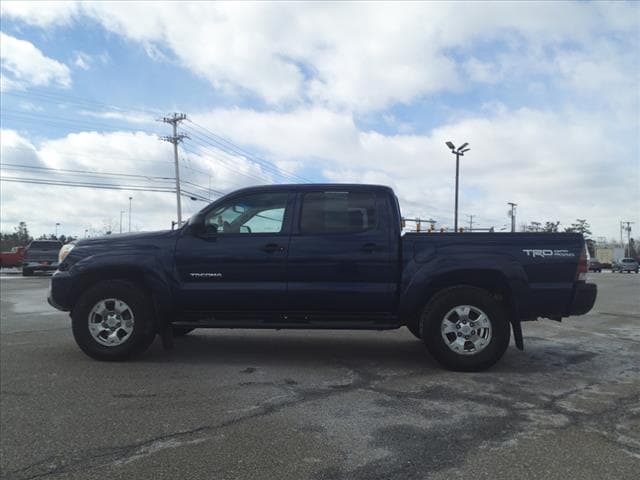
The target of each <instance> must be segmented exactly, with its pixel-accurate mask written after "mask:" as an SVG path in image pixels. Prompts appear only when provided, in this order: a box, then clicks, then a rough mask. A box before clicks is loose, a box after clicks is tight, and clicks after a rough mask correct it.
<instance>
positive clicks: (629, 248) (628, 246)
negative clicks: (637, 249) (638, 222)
mask: <svg viewBox="0 0 640 480" xmlns="http://www.w3.org/2000/svg"><path fill="white" fill-rule="evenodd" d="M620 223H621V224H623V223H626V224H627V226H626V227H625V230H626V231H627V248H625V250H624V251H625V255H624V256H625V257H630V256H631V224H632V223H635V222H626V221H623V222H620Z"/></svg>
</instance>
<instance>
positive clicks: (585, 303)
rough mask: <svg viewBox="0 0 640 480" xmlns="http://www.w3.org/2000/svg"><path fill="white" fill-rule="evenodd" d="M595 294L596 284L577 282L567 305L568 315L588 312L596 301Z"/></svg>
mask: <svg viewBox="0 0 640 480" xmlns="http://www.w3.org/2000/svg"><path fill="white" fill-rule="evenodd" d="M597 296H598V286H597V285H596V284H595V283H578V284H577V285H576V286H575V291H574V294H573V301H572V302H571V305H570V306H569V315H584V314H585V313H587V312H589V311H590V310H591V309H592V308H593V305H594V304H595V303H596V297H597Z"/></svg>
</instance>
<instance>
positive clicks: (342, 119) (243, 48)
mask: <svg viewBox="0 0 640 480" xmlns="http://www.w3.org/2000/svg"><path fill="white" fill-rule="evenodd" d="M1 14H2V22H1V30H2V33H1V37H0V53H1V57H2V85H1V89H2V138H1V146H2V178H3V181H2V183H1V188H2V196H1V201H2V207H1V209H2V211H1V213H2V218H1V228H2V231H11V230H12V229H13V226H15V225H16V224H17V223H18V222H19V221H21V220H22V221H26V222H27V223H28V225H29V227H30V230H31V232H32V233H33V234H41V233H52V232H53V231H54V228H55V223H60V224H61V225H60V227H59V233H67V234H72V235H84V232H85V230H89V232H90V233H91V232H97V231H100V230H102V229H104V228H105V227H108V226H109V225H110V226H111V228H112V229H113V230H114V231H118V230H119V227H120V216H121V212H122V211H124V212H125V213H124V214H123V223H124V228H125V229H127V228H128V225H127V222H128V213H127V212H128V204H129V201H128V198H129V197H130V196H131V197H133V200H132V206H133V209H132V226H133V229H136V230H149V229H157V228H167V227H169V226H170V224H171V221H172V220H175V218H176V211H175V194H172V193H171V188H172V182H171V179H172V178H173V176H174V173H173V163H172V162H173V160H172V159H173V151H172V146H171V145H170V144H169V143H166V142H162V141H160V140H159V137H160V136H162V135H169V134H170V133H171V132H170V126H169V125H168V124H166V123H162V122H161V121H158V119H161V118H162V117H163V116H165V115H168V114H170V113H172V112H184V113H186V114H187V120H186V121H184V122H182V124H181V131H182V132H184V133H186V134H188V135H189V137H190V138H189V139H186V140H185V142H184V144H183V145H181V151H180V155H181V168H182V170H181V172H182V176H183V179H184V184H183V188H184V189H185V190H186V191H187V192H188V194H192V195H195V196H197V197H199V198H202V199H208V198H211V199H214V198H217V197H218V196H219V195H220V194H221V193H224V192H228V191H230V190H233V189H235V188H237V187H240V186H244V185H253V184H259V183H283V182H286V183H291V182H305V181H330V182H370V183H381V184H386V185H390V186H392V187H393V188H395V189H396V191H397V193H398V196H399V198H400V202H401V206H402V209H403V213H404V215H405V216H408V217H415V216H418V217H420V218H424V219H427V218H433V219H435V220H437V221H438V225H451V224H452V223H453V199H454V190H453V185H454V174H455V159H454V157H453V156H452V155H451V154H450V153H449V152H448V150H447V148H446V147H445V141H448V140H451V141H453V142H454V143H456V144H461V143H463V142H469V143H470V146H471V151H470V152H468V154H467V155H466V156H465V157H463V158H462V160H461V189H460V212H461V213H460V217H461V223H462V222H465V223H466V222H467V219H468V216H469V215H473V216H474V224H475V226H478V227H488V226H495V227H496V228H498V229H500V228H501V227H502V226H503V225H506V224H507V223H508V222H509V219H508V218H507V215H506V212H507V208H508V207H507V202H516V203H517V204H518V224H521V223H525V222H527V223H528V222H531V221H539V222H545V221H548V220H549V221H560V222H562V224H563V225H568V224H570V223H571V222H572V221H574V220H575V219H576V218H586V219H587V220H588V221H589V222H590V223H591V225H592V230H593V235H594V237H607V238H611V237H615V238H619V222H620V220H630V221H634V222H636V224H635V225H634V227H635V231H634V233H636V232H637V231H640V218H639V212H640V173H639V172H640V140H639V139H640V93H639V92H640V7H639V4H638V3H635V2H615V3H589V2H567V3H562V2H539V3H536V2H526V3H525V2H491V3H481V2H469V3H463V2H450V3H447V2H438V3H436V2H429V3H410V4H403V3H400V2H389V3H387V4H385V3H371V4H368V3H364V2H358V3H352V4H349V3H329V2H310V3H292V2H289V3H273V4H270V3H266V2H260V3H229V4H227V3H215V4H208V3H192V4H189V3H151V2H141V3H133V2H127V3H117V4H112V3H108V2H99V3H74V2H64V3H55V2H51V3H50V2H38V3H37V4H36V3H27V2H12V1H3V2H2V4H1ZM24 179H28V180H29V181H31V182H34V181H35V182H39V183H22V182H20V181H16V180H24ZM60 182H63V183H73V184H76V185H78V184H81V185H87V184H89V185H93V187H92V188H79V187H71V186H60V185H50V184H51V183H60ZM96 185H103V186H105V185H108V186H111V187H113V186H123V187H124V189H123V190H113V189H102V188H97V187H96ZM151 190H155V191H151ZM183 203H184V211H185V216H188V215H189V214H191V213H193V212H194V211H196V210H198V209H200V208H202V206H203V205H204V203H202V202H201V201H192V200H190V199H189V198H188V197H185V198H184V199H183ZM636 236H637V235H636Z"/></svg>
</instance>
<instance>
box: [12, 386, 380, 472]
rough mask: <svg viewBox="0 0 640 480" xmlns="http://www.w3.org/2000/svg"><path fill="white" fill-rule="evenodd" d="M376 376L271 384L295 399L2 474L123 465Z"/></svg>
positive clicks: (342, 390)
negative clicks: (315, 385)
mask: <svg viewBox="0 0 640 480" xmlns="http://www.w3.org/2000/svg"><path fill="white" fill-rule="evenodd" d="M376 377H377V376H376V375H371V374H367V375H366V376H365V377H364V378H362V377H359V376H358V375H356V377H355V378H354V379H353V380H352V381H351V382H350V383H348V384H332V385H328V386H326V388H323V389H295V388H294V387H295V386H294V385H292V384H291V382H290V381H286V380H285V381H284V383H282V384H275V383H274V385H275V386H278V387H280V388H283V389H285V390H288V391H290V392H293V393H294V394H295V395H296V397H295V398H292V399H289V400H285V401H282V402H279V403H274V404H261V405H259V406H258V408H257V409H256V410H252V413H248V414H246V415H242V416H239V417H236V418H232V419H229V420H226V421H223V422H220V423H217V424H214V425H204V426H200V427H196V428H193V429H189V430H184V431H180V432H174V433H168V434H164V435H159V436H156V437H152V438H150V439H147V440H145V441H143V442H138V443H132V444H129V445H124V446H121V447H106V448H95V449H86V450H83V451H82V452H80V453H79V454H78V455H77V456H76V457H75V458H72V459H65V458H62V457H61V456H60V455H54V456H50V457H47V458H44V459H42V460H38V461H37V462H33V463H31V464H29V465H27V466H25V467H22V468H19V469H16V470H13V471H10V472H8V473H6V476H5V477H4V478H6V479H7V480H29V479H34V478H42V477H45V476H52V475H59V474H63V473H75V472H80V471H84V470H90V469H93V468H98V467H102V466H106V465H109V464H116V465H121V464H125V463H128V462H129V461H132V460H136V459H138V458H142V457H144V456H146V455H150V454H153V453H157V452H158V451H160V450H162V449H165V448H176V447H180V446H182V445H185V444H190V443H199V442H201V441H206V440H207V439H208V438H207V437H209V436H210V434H211V433H213V432H216V431H218V430H221V429H223V428H226V427H229V426H232V425H235V424H238V423H241V422H246V421H249V420H254V419H256V418H260V417H263V416H267V415H271V414H274V413H278V412H279V411H281V410H284V409H286V408H288V407H292V406H296V405H299V404H302V403H305V402H310V401H313V400H317V399H321V398H324V397H328V396H332V395H337V394H339V393H342V392H345V391H350V390H357V389H359V388H362V387H363V386H366V384H367V382H369V381H371V379H373V378H376ZM203 435H206V436H207V437H205V438H202V436H203ZM198 436H199V437H198ZM193 437H198V438H193Z"/></svg>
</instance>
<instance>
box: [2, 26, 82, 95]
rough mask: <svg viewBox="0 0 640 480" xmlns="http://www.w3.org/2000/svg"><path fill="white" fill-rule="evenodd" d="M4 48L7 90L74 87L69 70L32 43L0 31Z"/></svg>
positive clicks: (3, 72) (4, 74) (3, 77)
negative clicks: (33, 87) (32, 87)
mask: <svg viewBox="0 0 640 480" xmlns="http://www.w3.org/2000/svg"><path fill="white" fill-rule="evenodd" d="M0 45H2V49H1V55H0V59H1V62H2V80H3V85H2V90H3V91H5V90H15V89H22V88H25V87H30V86H35V87H42V86H49V85H53V86H57V87H62V88H69V87H70V86H71V73H70V71H69V68H68V67H67V66H66V65H65V64H63V63H60V62H58V61H57V60H54V59H52V58H49V57H47V56H45V55H44V54H43V53H42V52H41V51H40V50H38V49H37V48H36V47H35V46H34V45H33V44H32V43H30V42H28V41H26V40H20V39H17V38H15V37H12V36H10V35H7V34H5V33H3V32H0Z"/></svg>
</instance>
